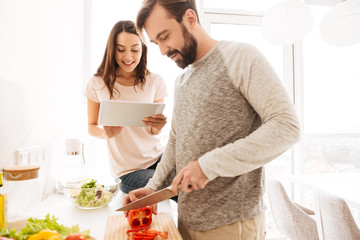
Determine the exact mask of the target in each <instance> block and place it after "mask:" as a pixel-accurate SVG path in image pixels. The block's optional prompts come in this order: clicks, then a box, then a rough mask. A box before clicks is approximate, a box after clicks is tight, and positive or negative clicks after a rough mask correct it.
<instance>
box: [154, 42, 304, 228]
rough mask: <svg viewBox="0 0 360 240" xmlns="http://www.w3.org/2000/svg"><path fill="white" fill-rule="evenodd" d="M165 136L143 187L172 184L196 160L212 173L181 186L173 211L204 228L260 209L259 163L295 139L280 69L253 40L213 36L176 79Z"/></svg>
mask: <svg viewBox="0 0 360 240" xmlns="http://www.w3.org/2000/svg"><path fill="white" fill-rule="evenodd" d="M174 100H175V102H174V112H173V119H172V128H171V132H170V137H169V142H168V144H167V147H166V150H165V153H164V155H163V158H162V160H161V162H160V164H159V165H158V167H157V169H156V172H155V174H154V176H153V178H152V179H151V180H150V181H149V183H148V184H147V187H149V188H152V189H155V190H157V189H159V188H162V187H165V186H167V185H170V184H171V181H172V179H173V177H174V176H175V174H176V173H178V172H179V171H180V170H181V169H182V168H184V167H185V166H186V165H187V164H188V163H189V162H190V161H193V160H197V159H198V160H199V163H200V166H201V168H202V170H203V171H204V173H205V174H206V176H207V177H208V178H209V179H210V180H211V181H210V182H209V183H208V185H207V186H206V187H205V188H204V189H202V190H198V191H192V192H190V193H180V195H179V204H178V210H179V218H180V219H181V221H182V222H183V223H184V224H185V225H187V226H188V227H189V228H191V229H194V230H200V231H202V230H208V229H212V228H215V227H219V226H223V225H227V224H231V223H234V222H237V221H241V220H245V219H249V218H252V217H254V216H256V215H258V214H260V213H261V212H263V211H264V209H265V207H264V205H263V200H262V197H263V194H264V191H265V189H264V169H263V166H264V165H265V164H266V163H268V162H270V161H271V160H273V159H274V158H276V157H277V156H279V155H280V154H282V153H283V152H284V151H286V150H287V149H289V148H290V147H291V146H292V145H293V144H294V143H296V142H297V141H298V139H299V135H300V134H299V133H300V130H299V122H298V118H297V116H296V112H295V110H294V107H293V105H292V103H291V101H290V99H289V97H288V95H287V93H286V91H285V89H284V87H283V85H282V83H281V81H280V80H279V78H278V76H277V75H276V73H275V72H274V70H273V69H272V67H271V66H270V64H269V63H268V61H267V60H266V59H265V57H264V56H263V55H262V54H261V53H260V52H259V51H258V50H257V49H256V48H254V47H253V46H251V45H249V44H244V43H237V42H227V41H220V42H218V43H217V44H216V45H215V46H214V47H213V48H212V49H211V50H210V51H209V52H208V53H207V54H206V55H205V56H203V57H202V58H201V59H200V60H198V61H197V62H196V63H194V64H192V65H189V66H188V67H187V68H186V71H185V72H184V73H183V74H181V75H180V76H179V77H178V79H177V81H176V85H175V98H174Z"/></svg>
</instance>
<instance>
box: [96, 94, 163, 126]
mask: <svg viewBox="0 0 360 240" xmlns="http://www.w3.org/2000/svg"><path fill="white" fill-rule="evenodd" d="M164 108H165V104H164V103H146V102H127V101H117V100H105V101H102V102H101V103H100V110H99V124H100V125H103V126H132V127H146V125H145V124H143V122H142V120H143V119H144V118H145V117H151V116H152V115H154V114H161V113H162V112H163V110H164Z"/></svg>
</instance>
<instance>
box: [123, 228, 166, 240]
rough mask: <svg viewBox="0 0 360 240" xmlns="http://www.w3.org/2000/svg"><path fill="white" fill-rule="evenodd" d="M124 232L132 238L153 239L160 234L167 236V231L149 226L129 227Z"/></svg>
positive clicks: (136, 239)
mask: <svg viewBox="0 0 360 240" xmlns="http://www.w3.org/2000/svg"><path fill="white" fill-rule="evenodd" d="M126 234H127V235H128V236H129V237H130V239H133V240H154V239H155V238H156V236H160V237H162V238H164V239H167V238H168V232H160V231H156V230H151V229H149V227H143V228H134V229H130V230H128V231H127V232H126Z"/></svg>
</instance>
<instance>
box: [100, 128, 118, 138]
mask: <svg viewBox="0 0 360 240" xmlns="http://www.w3.org/2000/svg"><path fill="white" fill-rule="evenodd" d="M122 128H123V127H118V126H116V127H113V126H111V127H110V126H104V131H105V134H106V137H108V138H112V137H114V136H116V135H118V134H119V133H120V132H121V130H122Z"/></svg>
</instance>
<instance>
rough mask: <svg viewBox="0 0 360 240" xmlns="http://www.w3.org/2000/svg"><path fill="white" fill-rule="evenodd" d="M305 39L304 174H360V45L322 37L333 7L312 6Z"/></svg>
mask: <svg viewBox="0 0 360 240" xmlns="http://www.w3.org/2000/svg"><path fill="white" fill-rule="evenodd" d="M311 8H312V11H313V12H314V16H315V18H316V23H315V27H314V29H313V30H312V31H311V32H310V34H309V35H308V36H307V37H306V38H305V39H304V42H303V55H304V93H303V94H304V139H303V148H304V150H303V151H304V159H303V166H304V173H309V174H311V173H333V172H360V149H359V146H360V112H359V111H358V110H357V109H359V107H360V95H359V94H358V91H359V89H360V81H359V78H360V68H359V66H358V65H359V64H358V63H359V62H360V45H359V44H358V45H355V46H350V47H336V46H332V45H329V44H327V43H326V42H324V41H323V39H322V38H321V36H320V35H319V31H318V27H317V26H319V22H320V20H321V18H322V17H323V16H324V14H325V13H326V12H327V11H328V10H329V9H330V8H329V7H319V6H312V7H311Z"/></svg>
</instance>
